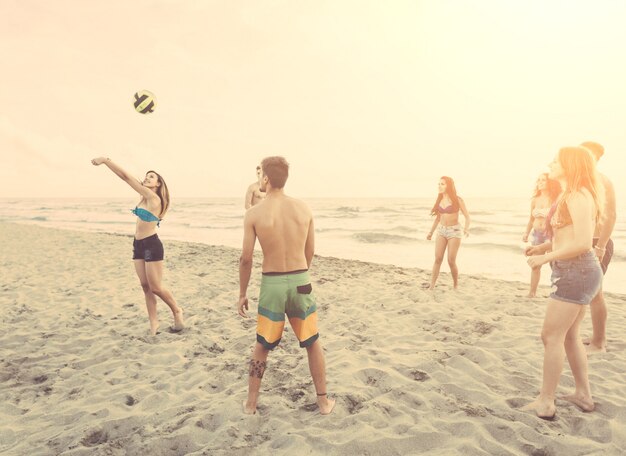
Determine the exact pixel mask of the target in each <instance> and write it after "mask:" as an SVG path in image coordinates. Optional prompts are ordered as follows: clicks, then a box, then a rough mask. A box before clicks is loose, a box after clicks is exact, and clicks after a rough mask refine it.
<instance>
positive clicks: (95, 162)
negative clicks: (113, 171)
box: [91, 157, 108, 166]
mask: <svg viewBox="0 0 626 456" xmlns="http://www.w3.org/2000/svg"><path fill="white" fill-rule="evenodd" d="M107 160H108V159H107V158H106V157H96V158H94V159H92V160H91V164H92V165H94V166H98V165H101V164H102V163H104V162H105V161H107Z"/></svg>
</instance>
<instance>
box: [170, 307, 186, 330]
mask: <svg viewBox="0 0 626 456" xmlns="http://www.w3.org/2000/svg"><path fill="white" fill-rule="evenodd" d="M184 328H185V322H184V320H183V308H182V307H179V308H178V311H177V312H174V327H173V328H172V329H173V330H174V331H182V330H183V329H184Z"/></svg>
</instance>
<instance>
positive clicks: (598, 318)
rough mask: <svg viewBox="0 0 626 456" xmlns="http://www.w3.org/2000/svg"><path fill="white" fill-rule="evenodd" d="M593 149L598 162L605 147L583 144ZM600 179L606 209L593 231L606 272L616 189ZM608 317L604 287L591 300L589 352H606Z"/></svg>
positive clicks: (587, 342)
mask: <svg viewBox="0 0 626 456" xmlns="http://www.w3.org/2000/svg"><path fill="white" fill-rule="evenodd" d="M581 146H583V147H586V148H587V149H589V150H590V151H591V153H592V154H593V156H594V158H595V159H596V162H598V160H600V157H602V155H604V147H602V146H601V145H600V144H598V143H596V142H592V141H587V142H584V143H582V144H581ZM598 175H599V176H600V181H601V182H602V185H604V210H603V216H602V219H601V220H599V221H598V224H597V225H596V229H595V232H594V233H593V247H594V251H595V252H596V256H597V257H598V260H599V261H600V265H601V266H602V272H603V273H604V274H606V270H607V268H608V267H609V263H610V262H611V257H612V256H613V240H612V239H611V233H613V228H614V227H615V218H616V217H615V189H614V188H613V183H612V182H611V181H610V180H609V178H608V177H606V176H605V175H604V174H601V173H598ZM606 319H607V310H606V303H605V301H604V295H603V293H602V288H600V292H599V293H598V294H597V295H596V296H595V297H594V298H593V300H592V301H591V324H592V326H593V334H592V335H591V337H590V338H588V339H586V340H584V341H583V343H584V344H585V346H586V348H587V353H596V352H605V351H606Z"/></svg>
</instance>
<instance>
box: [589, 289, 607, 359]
mask: <svg viewBox="0 0 626 456" xmlns="http://www.w3.org/2000/svg"><path fill="white" fill-rule="evenodd" d="M606 319H607V310H606V302H605V301H604V294H603V293H602V289H600V291H599V292H598V294H597V295H595V296H594V298H593V299H592V301H591V325H592V327H593V333H592V335H591V337H590V338H589V339H587V340H586V341H585V342H586V345H587V347H586V348H587V353H597V352H605V351H606Z"/></svg>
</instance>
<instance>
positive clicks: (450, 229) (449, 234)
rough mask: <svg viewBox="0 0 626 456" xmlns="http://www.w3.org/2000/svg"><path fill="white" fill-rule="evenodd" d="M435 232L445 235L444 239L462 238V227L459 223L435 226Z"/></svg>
mask: <svg viewBox="0 0 626 456" xmlns="http://www.w3.org/2000/svg"><path fill="white" fill-rule="evenodd" d="M437 234H439V235H440V236H443V237H445V238H446V239H452V238H459V239H463V228H462V227H461V224H460V223H459V224H456V225H451V226H443V225H439V226H438V227H437Z"/></svg>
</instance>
